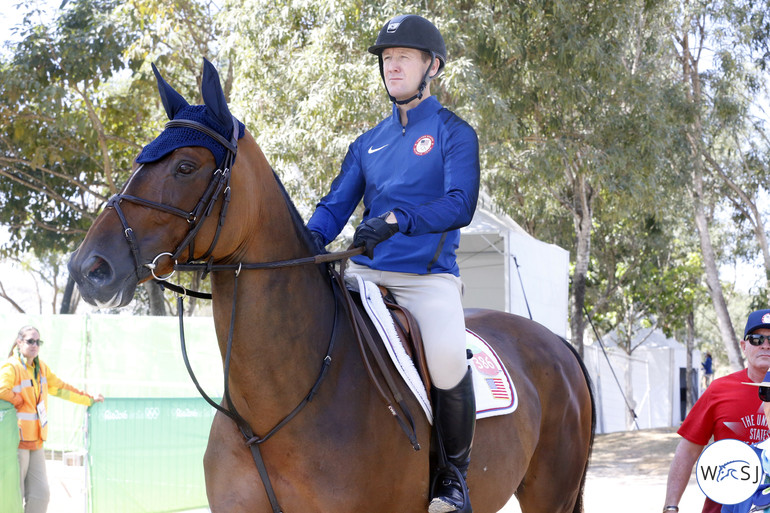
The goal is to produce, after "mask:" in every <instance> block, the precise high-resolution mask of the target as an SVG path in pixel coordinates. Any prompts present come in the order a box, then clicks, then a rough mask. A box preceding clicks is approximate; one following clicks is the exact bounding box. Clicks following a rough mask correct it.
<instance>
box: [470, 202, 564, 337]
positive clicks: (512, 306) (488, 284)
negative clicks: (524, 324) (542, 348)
mask: <svg viewBox="0 0 770 513" xmlns="http://www.w3.org/2000/svg"><path fill="white" fill-rule="evenodd" d="M461 233H462V236H461V238H460V247H459V248H458V250H457V261H458V263H459V265H460V275H461V277H462V279H463V283H464V284H465V296H464V298H463V304H464V306H465V307H466V308H492V309H495V310H502V311H506V312H510V313H515V314H518V315H521V316H523V317H531V318H532V319H534V320H535V321H537V322H539V323H540V324H543V325H544V326H546V327H547V328H549V329H550V330H551V331H553V332H554V333H556V334H557V335H561V336H562V337H566V333H567V303H568V294H569V253H568V252H567V251H566V250H564V249H562V248H560V247H559V246H555V245H553V244H547V243H545V242H542V241H539V240H537V239H535V238H534V237H532V236H531V235H529V234H528V233H526V232H525V231H524V230H523V229H522V228H521V226H519V225H518V224H516V222H515V221H514V220H513V219H511V218H510V217H508V216H507V215H505V214H503V213H502V212H500V211H498V209H496V208H495V206H494V205H493V203H492V200H491V199H490V198H489V196H488V195H486V194H483V193H482V194H481V195H480V196H479V204H478V208H477V209H476V214H475V216H474V217H473V221H472V222H471V224H470V225H469V226H467V227H465V228H463V229H462V232H461ZM529 312H531V315H530V314H529Z"/></svg>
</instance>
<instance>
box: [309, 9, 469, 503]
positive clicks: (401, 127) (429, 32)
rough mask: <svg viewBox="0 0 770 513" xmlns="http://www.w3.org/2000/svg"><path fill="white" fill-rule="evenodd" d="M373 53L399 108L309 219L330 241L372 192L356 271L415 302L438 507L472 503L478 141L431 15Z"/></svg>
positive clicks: (410, 22) (365, 141) (348, 162)
mask: <svg viewBox="0 0 770 513" xmlns="http://www.w3.org/2000/svg"><path fill="white" fill-rule="evenodd" d="M369 52H371V53H372V54H374V55H377V56H378V58H379V66H380V75H381V76H382V80H383V82H384V84H385V91H386V92H387V94H388V97H389V98H390V100H391V102H393V109H392V114H391V116H389V117H388V118H386V119H384V120H382V121H381V122H380V123H379V124H378V125H377V126H376V127H374V128H373V129H371V130H369V131H368V132H366V133H365V134H363V135H361V136H360V137H358V139H356V140H355V141H354V142H353V144H351V145H350V147H349V148H348V152H347V155H346V156H345V160H344V161H343V163H342V168H341V171H340V174H339V175H338V176H337V177H336V178H335V180H334V182H333V183H332V186H331V190H330V192H329V193H328V194H327V195H326V196H325V197H324V198H323V199H322V200H321V201H320V203H318V205H317V208H316V210H315V213H314V214H313V216H312V217H311V219H310V221H309V222H308V228H309V229H310V230H311V232H312V233H313V236H314V237H315V239H316V241H317V242H318V244H319V246H321V247H323V246H325V245H326V244H328V243H329V242H331V241H332V240H333V239H334V238H335V237H336V236H337V235H338V234H339V233H340V232H341V231H342V228H343V227H344V226H345V224H346V223H347V221H348V219H349V218H350V216H351V214H352V213H353V211H354V209H355V208H356V206H357V205H358V203H359V201H361V199H363V202H364V207H365V210H364V216H363V222H362V223H361V224H360V225H359V226H358V228H357V229H356V231H355V235H354V238H353V244H354V245H355V246H362V247H364V250H365V251H364V254H363V255H360V256H356V257H353V259H352V262H351V263H350V267H349V271H350V272H354V273H357V274H360V275H362V277H363V278H364V279H365V280H368V281H372V282H375V283H378V284H380V285H383V286H385V287H387V288H388V289H389V290H390V291H391V293H392V294H393V296H394V297H395V299H396V301H397V302H398V303H399V304H401V305H402V306H404V307H405V308H407V309H409V310H410V311H411V312H412V314H413V315H414V317H415V319H416V320H417V322H418V324H419V326H420V330H421V332H422V336H423V341H424V345H425V353H426V358H427V363H428V370H429V372H430V377H431V380H432V382H433V386H434V388H433V393H432V396H433V409H434V416H433V417H434V425H435V429H436V433H437V434H438V435H439V439H440V440H441V442H442V445H443V451H444V454H445V455H446V458H445V459H446V460H448V465H446V466H444V467H442V468H440V469H437V471H436V472H435V478H434V485H432V487H431V488H432V489H431V499H432V500H431V503H430V506H429V508H428V511H429V512H430V513H444V512H450V511H460V512H463V513H469V512H471V505H470V500H469V499H468V491H467V487H466V484H465V479H466V476H467V471H468V465H469V464H470V453H471V445H472V441H473V432H474V429H475V423H476V407H475V398H474V393H473V384H472V379H471V373H470V368H469V367H468V362H467V357H466V349H465V320H464V316H463V307H462V301H461V299H462V282H461V280H460V276H459V275H460V273H459V267H458V265H457V261H456V256H455V250H456V249H457V246H458V244H459V240H460V228H462V227H463V226H467V225H468V224H469V223H470V222H471V219H472V217H473V213H474V211H475V209H476V201H477V198H478V191H479V181H480V178H479V176H480V170H479V148H478V139H477V137H476V132H475V131H474V130H473V128H471V126H470V125H468V123H466V122H465V121H463V120H462V119H460V118H459V117H458V116H457V115H455V114H454V113H452V112H451V111H449V110H447V109H446V108H444V107H442V106H441V104H440V103H439V102H438V100H437V99H436V98H435V97H433V96H431V94H430V83H431V80H432V79H434V78H436V76H438V75H439V74H440V73H441V71H442V70H443V68H444V64H445V62H446V47H445V45H444V40H443V38H442V36H441V33H440V32H439V30H438V29H437V28H436V27H435V26H434V25H433V24H432V23H431V22H429V21H428V20H426V19H425V18H422V17H421V16H416V15H402V16H396V17H395V18H393V19H391V20H389V21H388V22H387V23H385V25H384V26H383V27H382V29H381V30H380V33H379V35H378V37H377V41H376V42H375V44H374V45H373V46H371V47H369ZM375 246H377V248H376V250H375Z"/></svg>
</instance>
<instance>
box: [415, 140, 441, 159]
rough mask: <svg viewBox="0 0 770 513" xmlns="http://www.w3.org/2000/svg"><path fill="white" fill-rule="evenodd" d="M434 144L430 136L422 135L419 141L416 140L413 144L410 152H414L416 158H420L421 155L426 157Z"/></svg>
mask: <svg viewBox="0 0 770 513" xmlns="http://www.w3.org/2000/svg"><path fill="white" fill-rule="evenodd" d="M435 143H436V141H435V140H434V139H433V137H432V136H430V135H423V136H422V137H420V138H419V139H417V142H416V143H414V148H412V150H413V151H414V154H415V155H417V156H418V157H422V156H423V155H427V154H428V153H430V150H432V149H433V145H434V144H435Z"/></svg>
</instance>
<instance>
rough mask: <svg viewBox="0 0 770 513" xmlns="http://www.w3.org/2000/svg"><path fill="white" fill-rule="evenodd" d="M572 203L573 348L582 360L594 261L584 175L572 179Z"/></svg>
mask: <svg viewBox="0 0 770 513" xmlns="http://www.w3.org/2000/svg"><path fill="white" fill-rule="evenodd" d="M571 181H572V189H573V204H572V206H571V208H570V210H571V211H572V216H573V223H574V226H575V238H576V239H577V242H576V245H575V271H574V273H573V275H572V315H571V316H570V331H571V332H572V333H571V334H572V345H573V346H575V347H576V348H577V351H578V353H579V354H580V357H581V358H582V357H583V335H584V332H585V324H586V322H585V316H584V308H585V303H586V279H587V276H588V263H589V261H590V259H591V223H592V218H593V189H592V188H591V186H590V184H588V182H587V181H586V179H585V176H584V175H583V174H581V173H575V174H574V175H572V176H571Z"/></svg>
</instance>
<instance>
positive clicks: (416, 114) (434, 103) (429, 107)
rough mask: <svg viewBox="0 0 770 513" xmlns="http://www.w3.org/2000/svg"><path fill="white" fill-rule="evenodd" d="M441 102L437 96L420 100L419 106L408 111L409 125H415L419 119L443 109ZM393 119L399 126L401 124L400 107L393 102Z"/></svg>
mask: <svg viewBox="0 0 770 513" xmlns="http://www.w3.org/2000/svg"><path fill="white" fill-rule="evenodd" d="M441 108H442V107H441V104H440V103H439V101H438V100H437V99H436V97H435V96H428V97H427V98H425V99H424V100H423V101H421V102H420V104H419V105H417V107H415V108H413V109H409V110H408V111H407V113H406V119H407V123H406V124H407V126H409V125H413V124H415V123H417V122H418V121H421V120H423V119H425V118H428V117H430V116H432V115H433V114H435V113H436V112H438V111H439V110H441ZM392 119H393V121H394V122H396V123H398V125H399V126H401V117H400V116H399V113H398V107H397V106H396V104H395V103H394V104H393V114H392Z"/></svg>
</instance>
